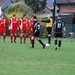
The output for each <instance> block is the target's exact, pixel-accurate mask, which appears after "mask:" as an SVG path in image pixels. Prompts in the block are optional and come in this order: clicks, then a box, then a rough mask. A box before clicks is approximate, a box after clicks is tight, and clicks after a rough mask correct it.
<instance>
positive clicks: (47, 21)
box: [41, 20, 50, 23]
mask: <svg viewBox="0 0 75 75" xmlns="http://www.w3.org/2000/svg"><path fill="white" fill-rule="evenodd" d="M41 22H46V23H49V22H50V20H41Z"/></svg>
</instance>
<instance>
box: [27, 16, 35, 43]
mask: <svg viewBox="0 0 75 75" xmlns="http://www.w3.org/2000/svg"><path fill="white" fill-rule="evenodd" d="M33 23H34V18H33V16H31V19H30V20H29V21H28V27H29V34H30V42H32V33H33Z"/></svg>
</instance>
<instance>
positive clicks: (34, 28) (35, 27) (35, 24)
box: [31, 16, 45, 49]
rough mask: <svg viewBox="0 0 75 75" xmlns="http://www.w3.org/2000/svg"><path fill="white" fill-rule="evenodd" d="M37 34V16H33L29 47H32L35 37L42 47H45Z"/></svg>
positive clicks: (38, 33) (38, 31)
mask: <svg viewBox="0 0 75 75" xmlns="http://www.w3.org/2000/svg"><path fill="white" fill-rule="evenodd" d="M39 35H40V23H39V21H38V20H37V17H36V16H34V24H33V34H32V46H31V48H34V40H35V39H36V40H37V41H38V42H39V43H40V44H41V45H42V46H43V49H44V48H45V44H44V43H43V42H42V41H41V40H40V38H39Z"/></svg>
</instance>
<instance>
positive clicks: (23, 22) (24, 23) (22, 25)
mask: <svg viewBox="0 0 75 75" xmlns="http://www.w3.org/2000/svg"><path fill="white" fill-rule="evenodd" d="M27 25H28V21H27V19H20V29H21V30H26V27H27Z"/></svg>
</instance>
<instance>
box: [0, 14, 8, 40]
mask: <svg viewBox="0 0 75 75" xmlns="http://www.w3.org/2000/svg"><path fill="white" fill-rule="evenodd" d="M6 24H7V21H6V20H5V19H4V16H3V15H1V16H0V35H3V41H5V39H6Z"/></svg>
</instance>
